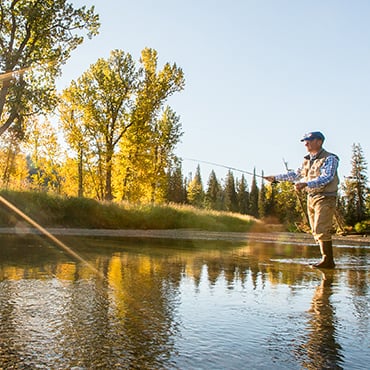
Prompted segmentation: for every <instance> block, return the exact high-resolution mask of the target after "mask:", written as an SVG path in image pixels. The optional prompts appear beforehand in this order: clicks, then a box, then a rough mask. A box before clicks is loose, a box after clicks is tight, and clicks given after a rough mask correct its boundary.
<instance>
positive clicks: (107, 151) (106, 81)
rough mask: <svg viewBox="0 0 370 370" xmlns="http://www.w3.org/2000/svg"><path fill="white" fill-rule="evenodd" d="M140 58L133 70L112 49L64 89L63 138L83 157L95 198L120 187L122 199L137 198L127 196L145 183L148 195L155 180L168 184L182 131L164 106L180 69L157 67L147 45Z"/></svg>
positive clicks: (180, 77)
mask: <svg viewBox="0 0 370 370" xmlns="http://www.w3.org/2000/svg"><path fill="white" fill-rule="evenodd" d="M141 63H144V67H142V68H139V69H138V68H137V67H136V63H135V62H134V60H133V58H132V57H131V55H130V54H128V53H124V52H123V51H122V50H114V51H112V52H111V54H110V56H109V58H108V59H107V60H105V59H102V58H101V59H99V60H98V61H97V62H96V63H95V64H94V65H92V66H91V67H90V69H89V70H88V71H87V72H85V73H84V74H83V75H82V76H81V77H80V78H79V79H78V80H77V82H74V81H72V83H71V86H70V87H69V88H68V89H66V90H65V91H64V92H63V96H62V98H63V100H65V102H64V103H63V104H62V105H61V110H62V115H61V117H62V120H63V122H64V128H65V129H66V130H67V140H68V142H69V143H70V144H71V146H73V149H74V150H75V152H77V153H78V156H79V157H80V158H82V159H83V160H84V161H85V163H84V165H85V168H86V171H87V172H88V174H89V176H90V177H91V178H92V179H93V183H94V184H95V188H96V196H97V197H98V198H99V199H106V200H111V199H113V198H114V196H115V195H117V194H118V191H119V190H117V189H120V190H121V194H123V195H122V196H121V198H124V199H128V200H134V201H140V200H141V199H140V196H139V197H136V199H133V198H131V196H132V197H135V196H136V195H137V194H140V192H141V191H142V190H143V187H145V191H147V193H149V196H147V198H149V200H153V199H154V198H155V196H156V192H157V189H158V183H161V184H165V185H166V183H167V173H166V171H165V169H169V168H170V167H171V166H172V161H173V160H174V156H173V149H174V147H175V145H176V144H177V142H178V141H179V138H180V137H181V135H182V133H181V126H180V124H179V118H178V117H177V116H176V114H175V113H174V112H173V111H172V110H171V109H170V108H169V107H166V108H163V103H164V101H165V100H166V99H167V97H168V96H169V95H171V94H172V93H173V92H175V91H178V90H179V89H181V88H182V86H183V85H182V83H183V73H182V71H181V69H180V68H177V67H176V68H175V67H174V66H170V65H169V64H166V65H165V67H164V68H163V70H161V71H159V72H157V71H156V68H157V54H156V52H155V51H153V50H152V49H144V50H143V51H142V59H141ZM81 141H82V142H83V146H82V147H81ZM118 159H119V160H118ZM79 166H80V167H82V166H81V164H79ZM116 167H120V168H116ZM82 170H83V169H82ZM113 175H114V176H113ZM113 177H115V178H116V180H117V181H116V182H115V189H114V184H113V182H112V181H113ZM148 183H149V186H147V185H148ZM165 185H163V186H161V187H160V189H161V197H162V198H164V194H165V191H166V186H165ZM148 189H149V190H148ZM146 200H148V199H146Z"/></svg>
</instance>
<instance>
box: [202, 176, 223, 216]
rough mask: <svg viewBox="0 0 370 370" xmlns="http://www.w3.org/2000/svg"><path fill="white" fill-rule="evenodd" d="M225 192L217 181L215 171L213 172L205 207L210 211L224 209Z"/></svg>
mask: <svg viewBox="0 0 370 370" xmlns="http://www.w3.org/2000/svg"><path fill="white" fill-rule="evenodd" d="M222 195H223V192H222V188H221V185H220V183H219V181H218V180H217V177H216V173H215V171H213V170H212V171H211V173H210V175H209V179H208V184H207V191H206V194H205V206H206V208H208V209H214V210H218V211H220V210H222V209H223V200H222V198H223V196H222Z"/></svg>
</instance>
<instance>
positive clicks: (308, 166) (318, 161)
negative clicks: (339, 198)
mask: <svg viewBox="0 0 370 370" xmlns="http://www.w3.org/2000/svg"><path fill="white" fill-rule="evenodd" d="M330 155H333V156H335V157H336V158H338V156H337V155H335V154H333V153H329V152H327V151H326V150H324V149H322V150H321V152H320V153H319V155H318V156H317V157H316V158H315V159H312V160H311V159H310V156H309V155H307V156H305V157H304V161H303V165H302V172H301V173H302V175H303V178H304V181H306V182H308V181H312V180H314V179H316V178H317V177H319V176H320V170H321V167H322V166H323V164H324V162H325V160H326V158H328V157H329V156H330ZM338 184H339V177H338V174H337V172H335V175H334V178H333V180H332V181H331V182H329V184H326V185H324V186H322V187H320V188H314V189H310V188H308V187H306V190H307V192H308V193H309V194H310V195H315V194H322V195H327V196H335V195H336V194H337V191H338Z"/></svg>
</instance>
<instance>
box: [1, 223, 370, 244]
mask: <svg viewBox="0 0 370 370" xmlns="http://www.w3.org/2000/svg"><path fill="white" fill-rule="evenodd" d="M45 230H46V231H47V232H49V233H50V234H52V235H55V236H81V237H104V236H105V237H110V238H128V239H132V238H134V239H170V240H205V241H212V240H215V241H216V240H218V241H228V242H248V241H255V242H264V243H284V244H306V245H316V243H315V242H314V240H313V238H312V236H311V235H310V234H305V233H292V232H279V231H277V232H253V231H252V232H220V231H204V230H195V229H164V230H160V229H155V230H143V229H84V228H72V229H71V228H57V227H54V228H45ZM32 234H38V235H40V234H43V232H41V231H40V230H37V229H35V228H30V227H2V228H0V235H32ZM333 245H334V246H365V247H370V238H368V237H367V236H362V235H346V236H342V235H333Z"/></svg>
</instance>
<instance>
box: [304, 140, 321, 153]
mask: <svg viewBox="0 0 370 370" xmlns="http://www.w3.org/2000/svg"><path fill="white" fill-rule="evenodd" d="M304 145H305V147H306V148H307V151H308V152H309V153H311V154H316V153H317V152H318V151H319V150H320V149H321V146H322V140H320V139H312V140H305V141H304Z"/></svg>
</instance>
